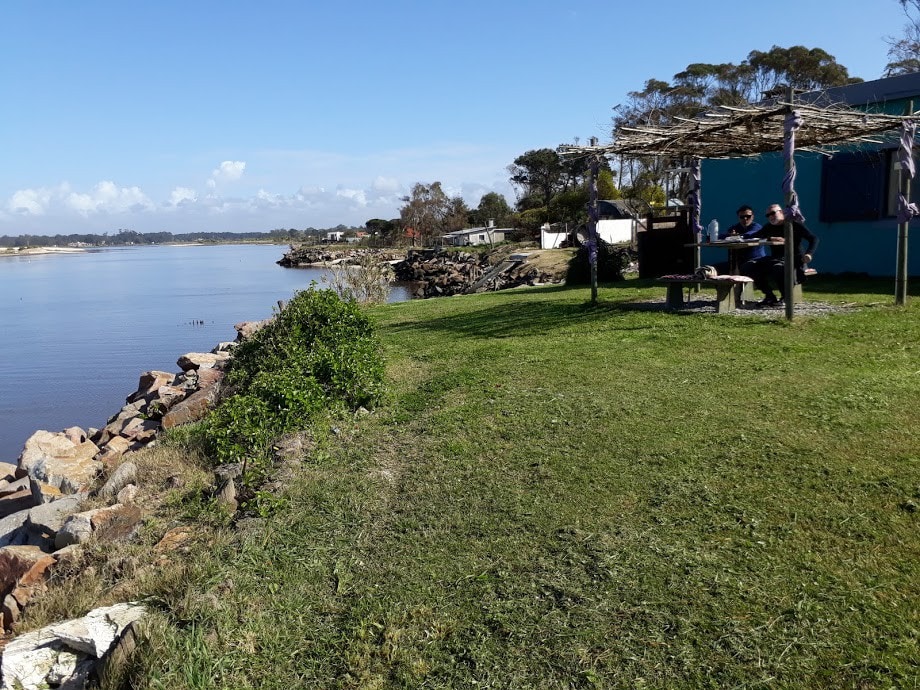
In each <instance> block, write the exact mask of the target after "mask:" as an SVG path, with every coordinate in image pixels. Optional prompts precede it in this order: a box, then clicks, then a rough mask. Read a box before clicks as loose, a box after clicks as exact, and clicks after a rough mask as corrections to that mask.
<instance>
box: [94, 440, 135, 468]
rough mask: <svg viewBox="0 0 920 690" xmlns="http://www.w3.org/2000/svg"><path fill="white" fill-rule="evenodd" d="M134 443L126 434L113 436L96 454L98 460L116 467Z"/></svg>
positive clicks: (106, 465) (108, 465)
mask: <svg viewBox="0 0 920 690" xmlns="http://www.w3.org/2000/svg"><path fill="white" fill-rule="evenodd" d="M132 445H133V444H132V443H131V441H129V440H128V439H126V438H125V437H124V436H113V437H112V438H110V439H109V440H108V441H106V443H105V445H103V446H102V451H101V452H100V453H99V455H97V456H96V460H98V461H99V462H101V463H102V464H103V465H104V466H105V467H114V466H115V465H117V464H118V463H119V462H120V461H121V458H122V456H123V455H124V454H125V453H127V452H128V450H130V449H131V447H132Z"/></svg>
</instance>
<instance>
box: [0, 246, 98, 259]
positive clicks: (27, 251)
mask: <svg viewBox="0 0 920 690" xmlns="http://www.w3.org/2000/svg"><path fill="white" fill-rule="evenodd" d="M85 251H86V250H85V249H82V248H80V247H8V248H5V249H2V250H0V257H3V256H35V255H36V254H82V253H84V252H85Z"/></svg>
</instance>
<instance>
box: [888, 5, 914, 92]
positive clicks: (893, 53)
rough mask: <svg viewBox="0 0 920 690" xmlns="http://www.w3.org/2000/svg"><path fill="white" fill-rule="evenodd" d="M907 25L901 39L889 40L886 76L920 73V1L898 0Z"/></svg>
mask: <svg viewBox="0 0 920 690" xmlns="http://www.w3.org/2000/svg"><path fill="white" fill-rule="evenodd" d="M898 4H900V5H901V9H902V10H904V15H905V16H906V17H907V24H905V25H904V32H903V36H901V38H890V39H888V64H887V65H885V76H886V77H893V76H896V75H898V74H910V73H911V72H920V0H898Z"/></svg>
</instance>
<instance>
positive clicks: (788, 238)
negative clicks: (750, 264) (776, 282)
mask: <svg viewBox="0 0 920 690" xmlns="http://www.w3.org/2000/svg"><path fill="white" fill-rule="evenodd" d="M792 98H793V91H792V87H791V86H787V87H786V103H789V104H790V105H787V106H786V113H787V114H788V113H791V112H792ZM784 136H785V137H786V140H787V141H786V142H785V143H786V146H787V147H788V145H789V142H788V140H789V139H790V138H791V137H793V136H794V135H793V133H792V131H791V129H790V128H788V127H787V128H786V131H785V134H784ZM793 156H795V151H794V150H793V151H792V153H791V155H790V156H789V158H788V159H787V160H786V162H785V172H786V174H788V173H789V171H790V169H792V167H793V166H794V165H795V164H794V163H793V161H792V157H793ZM793 201H794V192H792V191H791V190H787V191H786V198H785V202H786V203H785V208H789V207H790V206H792V202H793ZM785 216H786V220H785V222H784V223H783V237H784V240H785V242H784V247H783V250H784V251H783V261H784V264H785V272H784V274H783V281H784V288H785V290H784V291H785V293H786V319H787V320H789V321H792V315H793V313H794V310H795V266H794V265H793V262H794V261H795V247H794V246H793V245H794V242H793V239H794V233H793V232H792V218H790V217H789V214H788V213H787V214H785Z"/></svg>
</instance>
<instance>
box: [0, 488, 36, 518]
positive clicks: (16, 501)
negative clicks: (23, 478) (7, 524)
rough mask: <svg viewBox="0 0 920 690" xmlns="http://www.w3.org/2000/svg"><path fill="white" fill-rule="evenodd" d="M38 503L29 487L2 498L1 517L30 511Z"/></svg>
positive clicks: (0, 498) (0, 502)
mask: <svg viewBox="0 0 920 690" xmlns="http://www.w3.org/2000/svg"><path fill="white" fill-rule="evenodd" d="M36 503H37V502H36V500H35V497H34V496H32V489H31V488H30V487H29V486H28V485H27V486H26V488H24V489H20V490H19V491H17V492H16V493H12V494H7V495H6V496H3V497H0V517H6V516H7V515H12V514H13V513H18V512H19V511H20V510H28V509H29V508H31V507H32V506H34V505H36Z"/></svg>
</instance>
